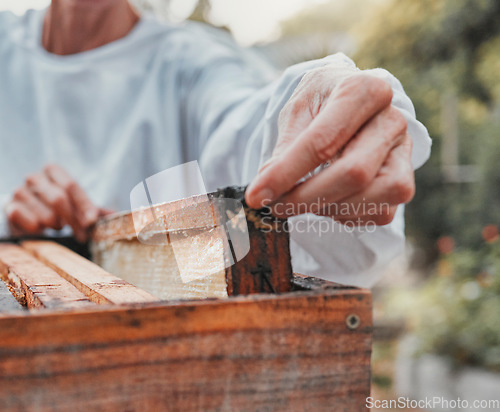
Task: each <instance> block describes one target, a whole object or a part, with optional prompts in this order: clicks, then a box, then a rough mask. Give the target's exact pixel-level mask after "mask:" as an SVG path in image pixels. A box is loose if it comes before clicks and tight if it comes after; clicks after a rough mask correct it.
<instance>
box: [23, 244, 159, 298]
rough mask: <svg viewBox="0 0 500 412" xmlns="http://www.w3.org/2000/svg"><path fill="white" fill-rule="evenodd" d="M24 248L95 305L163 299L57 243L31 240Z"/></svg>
mask: <svg viewBox="0 0 500 412" xmlns="http://www.w3.org/2000/svg"><path fill="white" fill-rule="evenodd" d="M22 246H23V248H25V249H27V250H29V251H30V252H32V253H33V254H34V255H35V256H36V257H37V258H38V259H39V260H40V261H42V262H43V263H45V264H46V265H47V266H50V267H51V268H52V269H53V270H54V271H56V272H57V273H58V274H59V275H60V276H61V277H62V278H64V279H65V280H66V281H68V282H69V283H71V284H72V285H74V287H76V288H77V289H78V290H79V291H81V292H82V293H83V294H85V296H87V297H88V299H90V301H92V302H94V303H100V304H103V303H111V304H123V303H133V302H154V301H158V300H159V299H158V298H157V297H155V296H153V295H152V294H150V293H148V292H146V291H144V290H142V289H139V288H138V287H136V286H134V285H132V284H130V283H128V282H126V281H124V280H123V279H120V278H118V277H116V276H114V275H112V274H110V273H108V272H106V271H105V270H104V269H102V268H101V267H99V266H97V265H96V264H94V263H92V262H91V261H89V260H87V259H85V258H83V257H81V256H80V255H78V254H76V253H74V252H72V251H71V250H69V249H67V248H65V247H64V246H61V245H58V244H57V243H54V242H50V241H27V242H23V243H22Z"/></svg>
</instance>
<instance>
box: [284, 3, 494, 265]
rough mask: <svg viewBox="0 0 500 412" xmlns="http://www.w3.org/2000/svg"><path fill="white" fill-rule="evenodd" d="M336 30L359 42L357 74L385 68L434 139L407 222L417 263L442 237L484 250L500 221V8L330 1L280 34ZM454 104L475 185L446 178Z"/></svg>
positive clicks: (431, 256) (463, 155) (430, 255)
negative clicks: (485, 230) (449, 106)
mask: <svg viewBox="0 0 500 412" xmlns="http://www.w3.org/2000/svg"><path fill="white" fill-rule="evenodd" d="M339 30H341V31H342V30H345V31H348V32H349V33H350V34H351V35H352V36H353V37H354V38H355V39H356V42H357V51H356V53H355V55H354V56H352V57H353V58H354V60H355V61H356V63H357V64H358V66H360V67H361V68H373V67H383V68H385V69H387V70H389V71H390V72H391V73H393V74H394V75H395V76H396V77H397V78H399V79H400V80H401V83H402V84H403V86H404V88H405V90H406V92H407V94H408V95H409V96H410V98H411V99H412V101H413V103H414V105H415V109H416V112H417V118H418V119H419V120H420V121H421V122H422V123H423V124H424V125H425V126H426V127H427V128H428V130H429V134H430V135H431V137H432V138H433V151H432V155H431V158H430V159H429V161H428V162H427V163H426V165H424V166H423V167H422V168H421V169H420V170H418V171H417V172H416V181H417V193H416V196H415V198H414V200H413V201H412V202H411V203H410V204H409V205H408V207H407V213H406V215H407V234H408V236H409V237H410V238H412V239H413V240H414V242H415V243H416V244H417V246H418V247H419V248H420V249H423V250H424V251H425V252H426V253H425V254H424V255H422V254H419V256H425V257H426V258H425V259H422V260H423V262H420V263H422V264H423V265H425V264H430V263H433V262H435V259H437V257H438V253H437V249H436V247H435V245H436V240H437V239H438V238H439V237H441V236H443V235H451V236H453V237H454V238H455V239H456V240H457V242H458V243H460V244H462V245H463V246H468V247H472V248H480V247H481V237H480V236H479V233H480V228H481V227H482V226H484V225H486V224H488V223H497V222H500V164H499V162H498V161H497V159H499V158H500V136H499V132H498V130H500V53H499V50H500V2H499V1H498V0H419V1H415V0H384V1H383V0H364V1H358V0H356V1H349V0H331V1H330V2H327V3H324V4H319V5H316V6H312V7H311V8H309V9H306V10H305V11H304V12H302V13H300V14H299V15H298V16H296V17H294V18H292V19H290V20H289V21H287V22H284V23H283V25H282V33H283V36H296V35H300V34H310V33H318V32H328V31H329V32H335V31H339ZM317 57H318V58H319V57H323V56H317ZM447 95H452V96H456V97H457V101H458V103H457V109H456V110H457V113H458V116H457V117H458V124H457V126H458V130H459V146H460V149H459V159H458V160H459V164H461V165H473V166H475V167H476V170H475V171H476V179H475V181H473V182H459V183H452V182H449V181H447V180H446V178H445V175H444V174H443V170H442V164H441V150H443V144H442V135H443V130H444V128H445V127H446V125H445V126H443V121H442V117H443V116H442V110H443V106H444V105H445V104H446V103H443V97H444V96H447Z"/></svg>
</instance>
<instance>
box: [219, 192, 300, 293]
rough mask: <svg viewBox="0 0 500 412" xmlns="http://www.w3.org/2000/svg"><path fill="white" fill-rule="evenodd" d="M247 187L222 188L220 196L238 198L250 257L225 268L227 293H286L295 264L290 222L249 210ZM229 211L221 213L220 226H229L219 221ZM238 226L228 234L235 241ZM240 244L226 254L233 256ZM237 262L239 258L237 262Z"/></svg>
mask: <svg viewBox="0 0 500 412" xmlns="http://www.w3.org/2000/svg"><path fill="white" fill-rule="evenodd" d="M245 189H246V188H245V187H227V188H224V189H220V190H219V192H218V197H220V198H222V199H235V200H238V201H239V202H240V204H241V205H242V206H243V211H244V213H245V217H246V221H247V222H246V223H247V225H246V226H247V228H244V229H243V230H244V231H246V230H248V236H249V237H250V249H249V251H248V254H247V255H246V256H245V257H244V258H243V259H241V260H240V261H238V262H236V263H234V264H233V265H226V266H227V267H226V281H227V292H228V295H229V296H238V295H249V294H254V293H284V292H289V291H290V290H291V289H292V275H293V271H292V263H291V257H290V245H289V231H288V227H287V221H286V220H283V219H278V218H276V217H274V216H273V215H271V213H270V212H269V210H266V209H265V208H264V209H260V210H255V209H252V208H249V207H248V206H247V204H246V202H245ZM226 213H227V212H226V211H225V210H220V211H219V214H217V213H216V214H215V215H216V218H217V217H219V225H220V226H223V225H225V224H227V221H224V220H225V219H223V220H222V221H220V217H222V218H224V217H225V214H226ZM237 229H238V228H237V227H236V228H232V233H231V234H230V235H228V237H230V236H234V234H235V233H234V232H235V231H236V238H237V239H238V237H240V236H241V234H240V235H238V233H237ZM235 246H237V245H234V244H233V245H231V247H229V246H227V245H226V246H225V247H224V252H226V253H228V252H231V253H233V250H232V248H234V247H235ZM234 260H236V259H234Z"/></svg>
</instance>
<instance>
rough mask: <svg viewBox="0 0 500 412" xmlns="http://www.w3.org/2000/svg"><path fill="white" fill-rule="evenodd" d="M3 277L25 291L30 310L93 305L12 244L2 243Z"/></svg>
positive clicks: (0, 272)
mask: <svg viewBox="0 0 500 412" xmlns="http://www.w3.org/2000/svg"><path fill="white" fill-rule="evenodd" d="M0 275H1V277H2V279H3V280H4V281H6V282H9V283H11V284H12V285H13V286H14V287H16V288H19V289H22V291H23V293H24V295H25V298H26V304H27V306H28V308H49V309H76V308H81V307H85V306H89V305H91V304H92V303H91V302H90V301H89V299H87V297H86V296H85V295H84V294H83V293H81V292H80V291H79V290H78V289H76V288H75V287H74V286H73V285H71V284H70V283H69V282H67V281H66V280H64V279H63V278H61V277H60V276H59V275H58V274H57V273H56V272H55V271H54V270H52V269H51V268H49V267H47V266H46V265H44V264H43V263H41V262H40V261H38V260H37V259H35V258H34V257H33V256H32V255H31V254H30V253H29V252H27V251H26V250H23V249H22V248H20V247H19V246H16V245H12V244H5V243H4V244H0Z"/></svg>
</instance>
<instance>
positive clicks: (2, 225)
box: [0, 194, 10, 239]
mask: <svg viewBox="0 0 500 412" xmlns="http://www.w3.org/2000/svg"><path fill="white" fill-rule="evenodd" d="M9 199H10V196H9V195H2V194H0V239H5V238H7V237H9V235H10V229H9V224H8V222H7V215H6V214H5V206H6V205H7V202H8V201H9Z"/></svg>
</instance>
